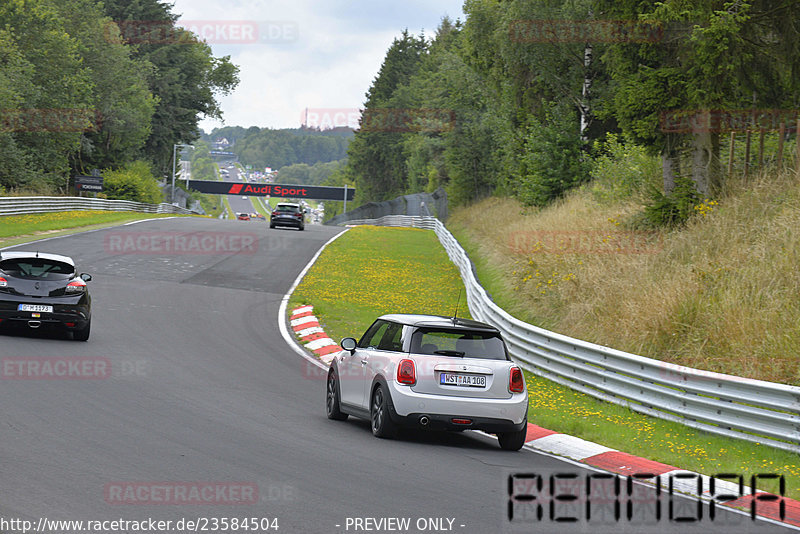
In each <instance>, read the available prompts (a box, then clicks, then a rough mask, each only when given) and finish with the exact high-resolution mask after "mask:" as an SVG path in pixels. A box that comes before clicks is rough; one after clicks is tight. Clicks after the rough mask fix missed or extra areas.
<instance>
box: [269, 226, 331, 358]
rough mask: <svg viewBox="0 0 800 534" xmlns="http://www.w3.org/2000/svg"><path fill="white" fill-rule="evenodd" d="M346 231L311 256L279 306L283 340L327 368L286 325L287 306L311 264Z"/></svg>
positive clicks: (293, 348)
mask: <svg viewBox="0 0 800 534" xmlns="http://www.w3.org/2000/svg"><path fill="white" fill-rule="evenodd" d="M345 232H347V230H344V231H342V232H339V233H338V234H336V235H335V236H333V237H332V238H330V239H328V241H326V242H325V244H324V245H322V246H321V247H320V249H319V250H318V251H317V253H316V254H314V257H313V258H311V260H310V261H309V262H308V263H307V264H306V266H305V267H303V270H302V271H300V274H298V275H297V278H295V280H294V282H293V283H292V286H291V287H290V288H289V291H287V292H286V294H285V295H284V296H283V298H282V299H281V305H280V307H279V308H278V329H279V330H280V331H281V336H283V340H284V341H285V342H286V344H287V345H289V347H290V348H291V349H292V350H293V351H295V352H296V353H297V354H299V355H300V356H302V357H303V358H305V359H306V360H308V361H309V362H311V363H313V364H314V365H316V366H317V367H319V368H320V369H327V368H328V366H327V365H325V364H324V363H322V362H321V361H319V360H318V359H317V358H314V357H312V356H310V355H309V354H308V353H307V352H306V350H305V349H304V348H303V347H301V346H300V344H299V343H297V340H295V338H294V336H292V335H290V334H289V329H288V327H287V326H286V307H287V306H288V305H289V299H290V298H291V296H292V293H294V290H295V288H297V286H298V285H300V282H301V281H302V280H303V277H304V276H305V275H306V273H307V272H308V270H309V269H311V266H312V265H314V263H315V262H316V261H317V258H319V255H320V254H322V251H323V250H325V247H327V246H328V245H330V244H331V243H333V242H334V241H336V240H337V239H339V237H341V236H343V235H344V234H345Z"/></svg>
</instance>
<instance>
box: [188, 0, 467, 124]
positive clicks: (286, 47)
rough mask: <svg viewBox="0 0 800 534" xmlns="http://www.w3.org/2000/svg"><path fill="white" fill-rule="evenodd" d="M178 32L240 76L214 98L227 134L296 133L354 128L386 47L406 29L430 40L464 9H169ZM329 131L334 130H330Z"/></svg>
mask: <svg viewBox="0 0 800 534" xmlns="http://www.w3.org/2000/svg"><path fill="white" fill-rule="evenodd" d="M174 2H175V7H174V8H173V11H174V12H175V13H177V14H179V15H181V19H180V20H179V22H178V23H179V24H180V25H182V26H185V27H188V28H191V29H193V30H194V31H196V32H197V33H199V34H201V35H202V36H203V37H205V38H206V41H207V42H208V43H209V44H210V45H211V48H212V50H213V52H214V55H215V56H222V55H230V56H231V60H232V61H233V63H235V64H236V65H238V66H239V68H240V73H239V77H240V82H239V85H238V87H237V88H236V89H235V90H234V92H233V93H231V94H230V95H228V96H221V97H219V102H220V103H221V105H222V110H223V112H224V124H223V123H221V122H219V121H216V120H210V119H205V120H203V121H201V123H200V126H201V127H202V128H203V129H204V130H206V131H210V130H211V129H213V128H214V127H217V126H223V125H225V126H245V127H249V126H259V127H262V128H263V127H270V128H296V127H298V126H300V125H301V124H302V123H303V120H304V117H306V112H305V110H306V109H308V115H307V117H308V118H307V119H306V120H307V122H308V123H309V124H312V125H313V124H314V123H315V122H317V123H320V124H323V125H329V126H330V125H337V126H338V125H342V124H343V123H348V124H350V125H353V123H354V121H355V120H356V117H357V111H356V110H358V109H360V108H362V107H363V104H364V100H365V97H364V94H365V93H366V91H367V89H369V87H370V85H371V83H372V80H373V79H374V78H375V76H376V75H377V73H378V69H380V66H381V63H382V62H383V58H384V55H385V54H386V50H387V49H388V47H389V45H390V44H391V42H392V39H394V38H395V37H398V36H399V35H400V33H401V32H402V31H403V29H405V28H408V30H409V32H411V33H413V34H419V33H420V32H421V31H423V30H424V32H425V34H426V35H429V36H431V35H433V34H434V32H435V30H436V27H437V26H438V25H439V21H440V20H441V19H442V17H443V16H444V15H449V16H450V18H451V19H457V18H458V19H461V20H462V21H463V19H464V15H463V13H462V11H461V6H462V4H463V0H427V1H426V0H398V1H391V0H352V1H347V0H174ZM331 123H334V124H331Z"/></svg>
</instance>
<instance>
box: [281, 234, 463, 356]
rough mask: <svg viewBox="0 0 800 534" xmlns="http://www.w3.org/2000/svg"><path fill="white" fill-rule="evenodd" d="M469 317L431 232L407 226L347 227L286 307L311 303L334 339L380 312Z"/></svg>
mask: <svg viewBox="0 0 800 534" xmlns="http://www.w3.org/2000/svg"><path fill="white" fill-rule="evenodd" d="M459 291H461V292H462V293H461V306H460V307H459V312H458V315H459V317H466V318H469V317H470V316H469V313H468V311H467V307H466V305H465V304H464V298H465V297H464V293H463V291H464V284H463V282H462V281H461V277H460V276H459V273H458V270H457V269H456V267H455V265H453V264H452V263H451V262H450V260H449V259H448V257H447V253H446V252H445V251H444V249H443V248H442V246H441V245H440V244H439V240H438V239H437V238H436V235H435V234H434V233H433V232H431V231H429V230H418V229H413V228H380V227H376V226H359V227H357V228H351V229H350V230H348V231H347V232H346V233H345V234H344V235H343V236H341V237H340V238H339V239H337V240H336V241H334V242H333V243H331V244H330V245H329V246H328V247H327V248H326V249H325V250H324V251H323V252H322V254H320V257H319V258H318V259H317V262H316V263H315V264H314V267H313V268H312V269H310V270H309V272H308V273H307V274H306V276H305V277H304V278H303V281H302V282H301V283H300V284H299V285H298V286H297V288H296V289H295V291H294V293H293V294H292V298H291V300H290V301H289V304H290V306H289V308H290V310H291V309H292V308H294V307H296V306H299V305H301V304H313V305H314V310H315V315H317V317H318V318H319V319H320V321H321V324H323V326H324V328H325V332H327V333H328V335H329V336H331V337H332V338H333V339H335V340H337V341H338V340H340V339H341V338H343V337H348V336H349V337H355V338H360V337H361V335H362V334H363V333H364V331H365V330H366V329H367V327H368V326H369V325H370V324H372V321H374V320H375V319H376V318H377V317H378V316H380V315H382V314H385V313H431V314H438V315H452V314H453V311H454V310H455V306H456V300H457V299H458V295H459Z"/></svg>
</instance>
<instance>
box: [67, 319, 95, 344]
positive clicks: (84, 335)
mask: <svg viewBox="0 0 800 534" xmlns="http://www.w3.org/2000/svg"><path fill="white" fill-rule="evenodd" d="M91 328H92V323H91V322H89V323H87V324H86V328H81V329H80V330H73V331H72V339H73V340H74V341H87V340H88V339H89V332H90V331H91Z"/></svg>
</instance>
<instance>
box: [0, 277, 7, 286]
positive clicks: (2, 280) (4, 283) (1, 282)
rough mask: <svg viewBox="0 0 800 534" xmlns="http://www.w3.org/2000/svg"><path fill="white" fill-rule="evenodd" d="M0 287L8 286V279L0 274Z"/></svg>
mask: <svg viewBox="0 0 800 534" xmlns="http://www.w3.org/2000/svg"><path fill="white" fill-rule="evenodd" d="M0 287H8V280H6V279H5V278H3V277H2V276H0Z"/></svg>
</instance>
